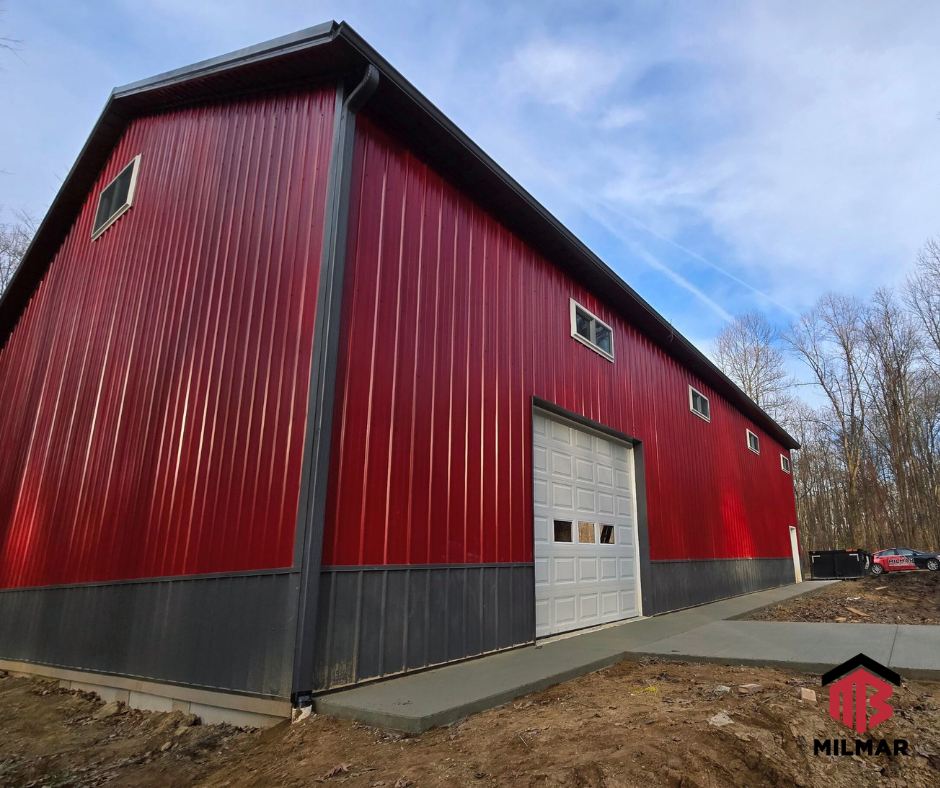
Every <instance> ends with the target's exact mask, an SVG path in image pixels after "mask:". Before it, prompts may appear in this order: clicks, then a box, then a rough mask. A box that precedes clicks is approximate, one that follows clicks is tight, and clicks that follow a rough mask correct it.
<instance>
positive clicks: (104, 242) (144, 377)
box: [0, 86, 335, 587]
mask: <svg viewBox="0 0 940 788" xmlns="http://www.w3.org/2000/svg"><path fill="white" fill-rule="evenodd" d="M334 96H335V90H334V88H333V87H332V86H330V87H328V88H324V89H318V90H310V91H303V92H292V93H285V94H280V95H269V96H266V97H264V98H257V99H248V100H239V101H233V102H228V103H224V104H219V105H215V106H203V107H196V108H188V109H183V110H179V111H175V112H171V113H167V114H163V115H158V116H153V117H147V118H142V119H139V120H136V121H134V122H133V123H131V124H130V126H129V127H128V129H127V131H126V132H125V134H124V136H123V137H122V139H121V141H120V143H119V144H118V145H117V147H116V148H115V150H114V153H113V155H112V156H111V159H110V160H109V162H108V164H107V166H106V167H105V168H104V170H103V171H102V173H101V175H100V177H99V179H98V184H97V186H96V188H95V190H94V192H93V193H92V194H91V195H89V198H88V200H87V202H86V204H85V206H84V208H83V209H82V211H81V213H80V215H79V217H78V219H77V220H76V222H75V224H74V226H73V227H72V230H71V231H70V233H69V235H68V237H67V238H66V240H65V242H64V244H63V246H62V247H61V249H60V250H59V252H58V254H57V256H56V258H55V260H54V261H53V263H52V265H51V267H50V269H49V272H48V274H47V275H46V277H45V279H44V281H43V282H42V284H41V286H40V287H39V289H38V291H37V292H36V294H35V295H34V296H33V299H32V302H31V303H30V305H29V307H28V308H27V310H26V312H25V314H24V315H23V317H22V319H21V321H20V323H19V325H18V326H17V328H16V330H15V332H14V333H13V335H12V337H11V338H10V340H9V342H8V344H7V345H6V347H5V348H4V349H3V351H2V353H0V402H2V403H3V408H2V409H0V446H2V447H3V451H2V453H0V586H2V587H14V586H25V585H46V584H58V583H71V582H84V581H102V580H117V579H125V578H139V577H151V576H168V575H183V574H195V573H208V572H222V571H236V570H246V569H259V568H273V567H285V566H289V565H291V563H292V560H293V539H294V529H295V523H296V509H297V496H298V490H299V484H300V470H301V461H302V451H303V432H304V425H305V418H306V405H307V388H308V384H309V367H310V358H311V348H312V341H313V324H314V311H315V304H316V289H317V283H318V274H319V266H320V255H321V245H322V233H323V217H324V208H325V198H326V186H327V171H328V168H329V154H330V143H331V136H332V116H333V103H334ZM137 154H141V157H142V158H141V164H140V170H139V178H138V187H137V193H136V196H135V199H134V205H133V207H132V208H131V209H130V211H128V212H127V213H126V214H125V215H124V216H123V217H122V218H120V219H119V220H118V221H117V222H116V223H115V224H114V225H113V226H112V227H111V228H110V229H109V230H107V231H106V232H105V233H104V235H102V236H101V237H100V238H99V239H98V240H97V241H94V242H92V241H91V238H90V235H91V225H92V220H93V217H94V213H95V209H96V204H97V196H98V192H99V191H100V189H101V188H102V187H103V186H104V185H105V184H107V183H108V182H109V181H110V180H111V179H112V178H113V177H114V175H116V174H117V172H119V171H120V169H121V168H122V167H124V166H125V165H126V164H127V162H129V161H130V160H131V159H132V158H133V157H134V156H136V155H137Z"/></svg>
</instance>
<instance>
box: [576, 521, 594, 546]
mask: <svg viewBox="0 0 940 788" xmlns="http://www.w3.org/2000/svg"><path fill="white" fill-rule="evenodd" d="M578 542H580V543H581V544H594V523H578Z"/></svg>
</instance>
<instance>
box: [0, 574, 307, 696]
mask: <svg viewBox="0 0 940 788" xmlns="http://www.w3.org/2000/svg"><path fill="white" fill-rule="evenodd" d="M298 583H299V575H298V573H296V572H282V573H278V574H268V575H249V576H240V575H234V576H232V575H227V576H223V577H208V578H205V577H203V578H180V579H175V580H159V581H148V580H144V581H139V582H126V583H102V584H89V585H78V586H54V587H51V588H19V589H8V590H5V591H0V658H3V659H11V660H23V661H26V662H35V663H39V664H43V665H55V666H56V667H61V668H77V669H81V670H90V671H94V672H97V673H110V674H116V675H122V676H133V677H136V678H146V679H152V680H155V681H170V682H174V683H177V684H189V685H194V686H201V687H212V688H216V689H229V690H236V691H239V692H250V693H252V694H258V695H272V696H276V697H287V696H289V695H290V679H291V656H292V654H293V645H294V639H293V638H294V631H295V628H296V623H297V622H296V619H295V616H294V614H293V611H294V610H295V609H296V603H297V587H298Z"/></svg>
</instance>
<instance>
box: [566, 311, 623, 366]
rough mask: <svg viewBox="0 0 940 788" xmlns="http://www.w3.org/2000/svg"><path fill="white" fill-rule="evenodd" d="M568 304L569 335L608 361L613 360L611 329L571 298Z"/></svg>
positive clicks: (612, 335) (612, 333)
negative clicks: (569, 312) (569, 311)
mask: <svg viewBox="0 0 940 788" xmlns="http://www.w3.org/2000/svg"><path fill="white" fill-rule="evenodd" d="M569 304H570V307H571V336H572V337H574V338H575V339H577V340H578V342H580V343H581V344H582V345H587V346H588V347H589V348H591V350H593V351H594V352H595V353H598V354H600V355H601V356H603V357H604V358H606V359H607V360H608V361H613V360H614V331H613V329H612V328H611V327H610V326H609V325H607V324H606V323H605V322H604V321H603V320H601V319H600V318H599V317H598V316H597V315H595V314H593V313H592V312H589V311H588V310H587V309H585V308H584V307H583V306H581V305H580V304H579V303H578V302H577V301H575V300H574V299H573V298H572V299H570V300H569Z"/></svg>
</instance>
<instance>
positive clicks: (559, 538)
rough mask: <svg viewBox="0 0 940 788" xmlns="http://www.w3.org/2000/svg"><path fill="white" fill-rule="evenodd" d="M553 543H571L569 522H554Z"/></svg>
mask: <svg viewBox="0 0 940 788" xmlns="http://www.w3.org/2000/svg"><path fill="white" fill-rule="evenodd" d="M555 541H556V542H570V541H571V520H555Z"/></svg>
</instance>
